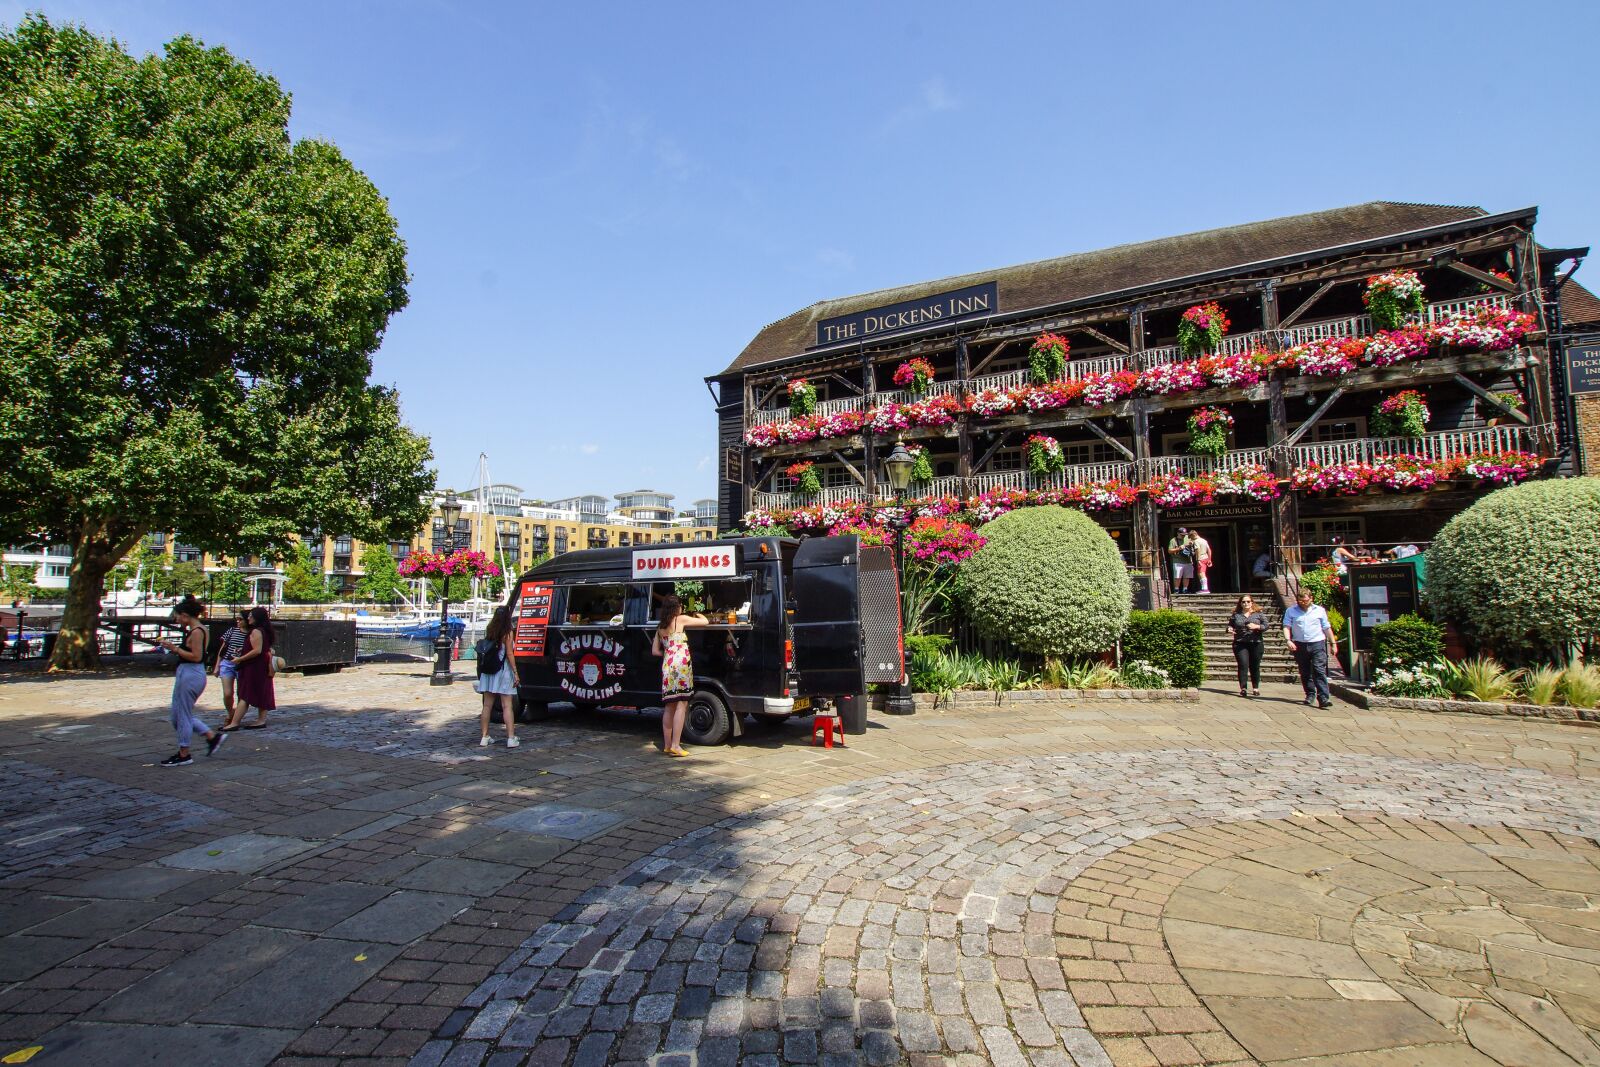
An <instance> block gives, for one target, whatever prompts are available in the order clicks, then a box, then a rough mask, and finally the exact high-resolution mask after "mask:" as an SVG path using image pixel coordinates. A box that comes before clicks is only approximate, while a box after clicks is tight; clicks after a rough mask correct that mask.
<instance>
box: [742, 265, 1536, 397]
mask: <svg viewBox="0 0 1600 1067" xmlns="http://www.w3.org/2000/svg"><path fill="white" fill-rule="evenodd" d="M1484 306H1489V307H1496V308H1510V307H1512V306H1513V298H1512V296H1511V295H1510V294H1507V293H1486V294H1483V295H1479V296H1469V297H1462V298H1461V299H1458V300H1440V301H1437V302H1435V303H1432V304H1429V305H1427V307H1426V308H1424V309H1423V313H1422V316H1421V318H1422V321H1423V322H1424V323H1433V322H1439V321H1441V320H1443V319H1446V318H1448V317H1449V316H1451V315H1456V314H1459V313H1461V312H1463V311H1466V310H1468V309H1470V308H1473V307H1484ZM1374 332H1375V331H1374V328H1373V324H1372V317H1371V316H1369V315H1350V316H1346V317H1344V318H1337V319H1323V320H1320V321H1318V322H1312V323H1307V324H1305V325H1301V326H1292V327H1290V328H1289V329H1286V330H1279V331H1277V334H1278V342H1279V344H1280V345H1281V346H1282V347H1284V348H1292V347H1294V346H1295V345H1302V344H1306V343H1307V342H1310V341H1317V340H1322V339H1324V338H1327V337H1341V336H1343V337H1365V336H1370V335H1371V334H1372V333H1374ZM1271 340H1272V332H1271V331H1266V330H1254V331H1251V332H1249V333H1241V334H1235V335H1234V336H1232V337H1224V338H1223V339H1222V343H1221V344H1219V345H1218V346H1217V354H1218V355H1224V356H1231V355H1243V354H1244V353H1246V352H1250V351H1252V350H1254V349H1257V348H1262V347H1266V346H1267V345H1268V343H1269V342H1270V341H1271ZM1139 358H1140V360H1141V361H1142V362H1143V364H1144V366H1147V367H1154V366H1160V365H1162V364H1166V363H1176V362H1179V361H1181V360H1183V359H1184V356H1183V354H1182V353H1181V352H1180V351H1179V349H1178V346H1177V345H1162V346H1160V347H1157V348H1147V349H1145V350H1144V351H1143V352H1142V353H1140V354H1139ZM1133 362H1134V360H1133V357H1132V356H1123V355H1110V356H1095V357H1093V358H1091V359H1074V360H1069V361H1068V362H1067V377H1068V378H1084V377H1087V376H1088V375H1091V374H1109V373H1111V372H1113V371H1119V370H1126V369H1130V368H1131V367H1132V366H1133ZM1027 380H1028V372H1027V371H1026V370H1021V369H1019V370H1010V371H1002V372H1000V373H997V374H980V375H978V376H977V377H974V378H971V379H968V380H967V381H966V382H965V383H963V382H961V381H960V380H951V381H944V382H934V383H933V384H932V385H930V386H929V387H928V392H927V393H926V394H924V395H925V396H939V395H942V394H946V393H957V392H959V391H960V390H961V388H962V385H963V384H965V386H966V390H967V392H969V393H980V392H982V391H983V390H985V389H1015V388H1017V387H1019V386H1021V385H1024V384H1026V383H1027ZM916 399H919V398H918V397H914V396H912V395H911V393H909V392H907V391H905V390H895V391H891V392H881V393H873V394H872V395H871V396H870V397H866V396H851V397H843V398H840V399H838V400H824V401H820V402H819V403H818V404H817V414H819V415H833V414H837V413H839V412H841V411H865V410H867V409H868V408H871V407H876V406H881V405H883V404H888V403H896V404H905V403H910V402H911V401H913V400H916ZM788 418H789V409H788V407H787V406H784V407H779V408H772V409H769V410H765V411H754V412H750V413H749V414H748V416H747V418H746V426H747V427H749V426H764V425H766V424H768V423H774V422H783V421H785V420H786V419H788Z"/></svg>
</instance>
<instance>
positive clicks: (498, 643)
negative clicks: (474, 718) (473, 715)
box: [472, 606, 522, 748]
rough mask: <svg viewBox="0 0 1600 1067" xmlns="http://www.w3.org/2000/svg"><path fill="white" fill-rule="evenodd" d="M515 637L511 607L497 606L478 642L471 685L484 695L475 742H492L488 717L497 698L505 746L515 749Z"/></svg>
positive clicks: (486, 744)
mask: <svg viewBox="0 0 1600 1067" xmlns="http://www.w3.org/2000/svg"><path fill="white" fill-rule="evenodd" d="M515 636H516V633H515V628H514V627H513V626H512V625H511V609H510V608H508V607H504V606H502V607H498V608H495V609H494V616H493V617H492V618H491V619H490V620H489V628H488V629H487V630H485V631H484V632H483V640H481V641H479V642H478V643H477V645H476V646H475V647H476V650H477V653H478V680H477V681H476V682H474V683H473V686H472V688H473V689H475V690H477V691H478V692H480V693H482V694H483V713H482V714H481V715H479V716H478V734H479V737H478V744H479V745H481V746H483V747H484V748H488V747H489V746H490V745H492V744H493V743H494V742H493V741H492V740H491V739H490V738H489V719H490V717H491V716H493V714H494V702H495V701H496V700H499V701H500V718H501V720H502V721H504V722H505V724H506V747H507V748H516V747H517V746H518V745H519V744H521V743H522V742H520V741H518V740H517V720H516V716H515V714H514V713H513V710H512V706H511V705H512V702H513V700H514V698H515V697H516V695H517V668H516V666H515V662H514V661H513V659H512V640H513V639H514V637H515Z"/></svg>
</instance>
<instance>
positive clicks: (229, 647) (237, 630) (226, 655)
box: [216, 608, 250, 733]
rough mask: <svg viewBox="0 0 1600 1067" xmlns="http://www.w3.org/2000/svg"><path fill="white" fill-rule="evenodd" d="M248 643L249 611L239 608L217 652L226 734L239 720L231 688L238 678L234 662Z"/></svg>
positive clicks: (217, 668)
mask: <svg viewBox="0 0 1600 1067" xmlns="http://www.w3.org/2000/svg"><path fill="white" fill-rule="evenodd" d="M249 641H250V609H249V608H240V609H239V610H238V611H236V612H234V615H233V625H232V626H230V627H228V629H227V631H226V632H224V633H223V635H222V640H221V641H220V642H218V644H219V645H220V646H221V647H220V648H218V650H217V666H216V673H217V677H218V678H220V679H222V708H223V710H224V711H225V712H227V718H225V719H224V720H223V725H222V730H223V732H224V733H227V732H229V731H231V730H237V729H238V728H239V720H238V719H237V718H235V717H234V714H235V713H234V707H233V688H234V680H235V679H237V678H238V677H239V668H238V666H237V664H236V663H235V662H234V661H235V660H236V659H237V658H238V656H239V654H240V653H241V652H243V651H244V648H245V645H246V644H248V643H249Z"/></svg>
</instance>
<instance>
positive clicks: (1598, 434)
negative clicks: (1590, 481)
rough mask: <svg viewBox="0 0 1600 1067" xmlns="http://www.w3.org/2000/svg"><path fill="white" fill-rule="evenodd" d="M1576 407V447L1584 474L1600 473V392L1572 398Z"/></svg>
mask: <svg viewBox="0 0 1600 1067" xmlns="http://www.w3.org/2000/svg"><path fill="white" fill-rule="evenodd" d="M1574 401H1575V404H1576V406H1577V409H1578V449H1579V453H1580V458H1581V460H1582V464H1583V465H1582V467H1581V468H1580V470H1581V471H1582V473H1584V474H1600V393H1582V394H1580V395H1578V396H1577V397H1575V398H1574Z"/></svg>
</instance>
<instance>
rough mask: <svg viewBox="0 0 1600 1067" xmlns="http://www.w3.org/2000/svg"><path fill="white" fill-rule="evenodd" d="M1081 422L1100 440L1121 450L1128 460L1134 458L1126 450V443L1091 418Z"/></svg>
mask: <svg viewBox="0 0 1600 1067" xmlns="http://www.w3.org/2000/svg"><path fill="white" fill-rule="evenodd" d="M1083 424H1084V425H1085V426H1087V427H1088V428H1089V430H1090V432H1092V433H1093V434H1094V435H1095V436H1096V437H1098V438H1100V440H1102V441H1104V442H1105V443H1106V444H1108V445H1110V446H1111V447H1112V448H1114V449H1116V450H1117V451H1118V452H1121V453H1122V454H1123V456H1124V457H1125V458H1127V459H1129V460H1132V459H1133V458H1134V455H1133V453H1132V452H1131V451H1129V450H1128V446H1127V445H1125V444H1123V443H1122V442H1121V441H1119V440H1117V439H1116V438H1115V437H1112V436H1111V435H1110V434H1108V433H1106V432H1105V431H1104V430H1102V429H1101V428H1100V427H1099V426H1098V425H1096V423H1095V422H1094V420H1093V419H1084V420H1083Z"/></svg>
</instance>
